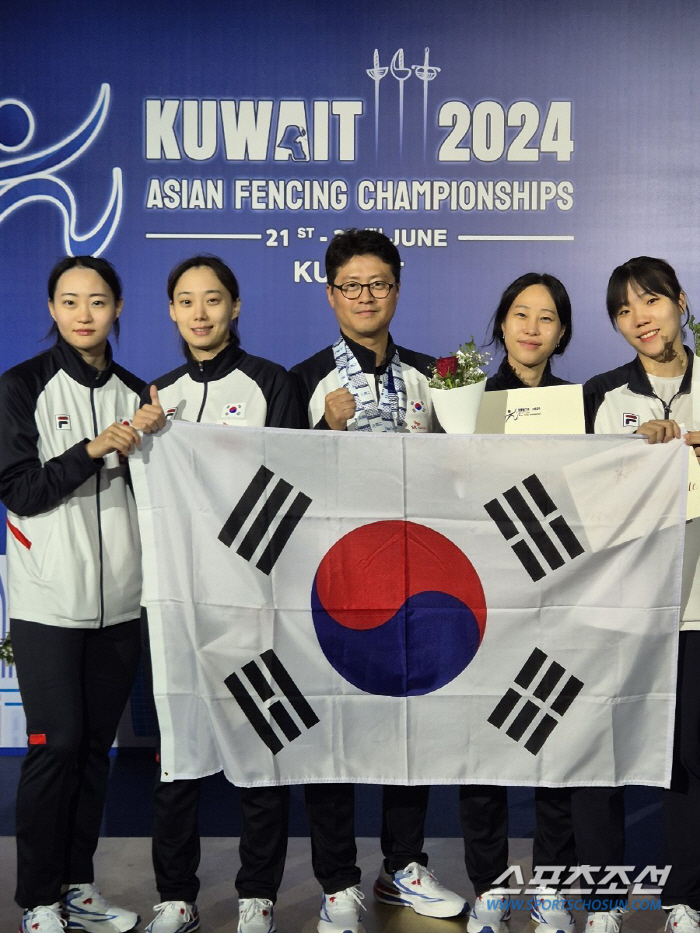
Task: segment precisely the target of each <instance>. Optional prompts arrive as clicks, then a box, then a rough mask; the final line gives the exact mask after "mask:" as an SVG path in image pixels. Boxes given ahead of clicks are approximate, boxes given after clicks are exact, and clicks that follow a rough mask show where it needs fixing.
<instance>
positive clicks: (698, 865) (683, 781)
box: [663, 632, 700, 910]
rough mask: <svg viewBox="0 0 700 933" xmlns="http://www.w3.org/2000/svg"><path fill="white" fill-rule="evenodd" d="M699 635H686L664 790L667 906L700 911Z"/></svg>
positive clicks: (692, 633)
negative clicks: (670, 768)
mask: <svg viewBox="0 0 700 933" xmlns="http://www.w3.org/2000/svg"><path fill="white" fill-rule="evenodd" d="M699 672H700V632H681V634H680V646H679V655H678V696H677V702H676V735H675V742H674V745H673V772H672V775H671V789H670V790H667V791H664V795H663V798H664V822H665V855H666V864H667V865H672V866H673V867H672V869H671V873H670V875H669V877H668V880H667V882H666V886H665V887H664V892H663V903H664V905H673V904H687V905H688V907H692V908H693V910H700V680H699V679H698V673H699Z"/></svg>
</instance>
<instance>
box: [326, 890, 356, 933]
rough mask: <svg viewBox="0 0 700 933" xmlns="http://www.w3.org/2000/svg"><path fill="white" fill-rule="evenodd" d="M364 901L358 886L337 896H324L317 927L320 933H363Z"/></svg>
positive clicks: (338, 893) (336, 894)
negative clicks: (361, 912) (362, 912)
mask: <svg viewBox="0 0 700 933" xmlns="http://www.w3.org/2000/svg"><path fill="white" fill-rule="evenodd" d="M362 900H363V894H362V892H361V891H360V889H359V888H358V887H357V886H355V887H352V888H345V890H344V891H338V892H336V893H335V894H324V895H323V900H322V901H321V915H320V918H319V921H318V926H317V927H316V929H317V930H318V933H361V930H362V915H361V914H360V911H361V910H363V909H364V907H363V904H362Z"/></svg>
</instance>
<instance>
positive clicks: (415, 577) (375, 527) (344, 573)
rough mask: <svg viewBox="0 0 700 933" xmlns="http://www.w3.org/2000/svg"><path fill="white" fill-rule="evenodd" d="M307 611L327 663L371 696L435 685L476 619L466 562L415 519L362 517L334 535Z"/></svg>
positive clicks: (452, 672)
mask: <svg viewBox="0 0 700 933" xmlns="http://www.w3.org/2000/svg"><path fill="white" fill-rule="evenodd" d="M311 610H312V615H313V621H314V627H315V630H316V636H317V638H318V641H319V644H320V646H321V650H322V651H323V653H324V655H325V656H326V658H327V659H328V662H329V663H330V664H331V666H332V667H333V668H334V669H335V670H336V671H337V672H338V673H339V674H340V675H341V676H342V677H344V678H345V680H347V681H349V682H350V683H351V684H353V685H354V686H356V687H358V688H359V689H360V690H364V691H365V692H366V693H373V694H378V695H381V696H395V697H400V696H420V695H423V694H426V693H432V692H433V691H434V690H438V689H439V688H440V687H444V686H445V684H448V683H449V682H450V681H451V680H454V678H455V677H457V676H458V675H459V674H461V673H462V671H463V670H464V669H465V668H466V667H467V665H468V664H469V663H470V662H471V661H472V659H473V657H474V655H475V654H476V652H477V650H478V648H479V645H480V644H481V640H482V638H483V636H484V628H485V626H486V600H485V597H484V590H483V587H482V585H481V581H480V579H479V575H478V574H477V572H476V570H475V569H474V567H473V566H472V564H471V562H470V561H469V559H468V558H467V557H466V555H465V554H464V553H463V552H462V551H461V550H460V549H459V548H458V547H457V546H456V545H455V544H453V542H452V541H450V540H449V539H448V538H446V537H445V536H444V535H441V534H440V533H439V532H437V531H434V530H433V529H432V528H427V527H426V526H425V525H419V524H417V523H416V522H404V521H382V522H372V523H370V524H368V525H362V526H361V527H360V528H356V529H355V530H354V531H351V532H349V534H346V535H344V537H342V538H341V539H340V540H339V541H337V542H336V543H335V544H334V545H333V546H332V547H331V548H330V550H329V551H328V552H327V554H326V555H325V556H324V558H323V559H322V561H321V563H320V564H319V566H318V570H317V571H316V576H315V577H314V582H313V587H312V591H311Z"/></svg>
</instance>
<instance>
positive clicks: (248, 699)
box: [224, 650, 320, 755]
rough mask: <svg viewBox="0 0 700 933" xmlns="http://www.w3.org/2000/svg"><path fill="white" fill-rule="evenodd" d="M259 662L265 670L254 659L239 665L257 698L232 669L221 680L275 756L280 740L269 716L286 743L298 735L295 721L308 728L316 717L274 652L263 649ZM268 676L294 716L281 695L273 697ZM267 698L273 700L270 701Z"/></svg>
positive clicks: (314, 723)
mask: <svg viewBox="0 0 700 933" xmlns="http://www.w3.org/2000/svg"><path fill="white" fill-rule="evenodd" d="M260 661H262V663H263V664H264V665H265V668H267V670H263V669H262V668H261V667H260V664H259V663H258V661H249V662H248V664H244V665H243V668H242V672H243V674H245V676H246V679H247V680H248V682H249V683H250V685H251V686H252V687H253V689H254V691H255V694H256V695H257V697H256V696H255V695H253V694H251V692H250V691H249V690H248V688H247V687H246V685H245V683H244V682H243V680H242V679H241V678H240V677H239V676H238V674H237V673H236V672H235V671H234V672H233V673H232V674H229V676H228V677H227V678H226V680H225V681H224V683H225V684H226V686H227V687H228V689H229V690H230V692H231V694H232V696H233V697H234V699H235V700H236V702H237V703H238V705H239V706H240V708H241V709H242V710H243V712H244V713H245V715H246V716H247V717H248V720H249V722H250V724H251V726H252V727H253V728H254V729H255V731H256V732H257V733H258V735H259V736H260V738H261V739H262V740H263V742H264V743H265V745H267V747H268V748H269V749H270V751H271V752H272V754H273V755H276V754H277V753H278V752H280V751H281V750H282V749H283V748H284V742H283V741H282V739H281V738H280V737H279V735H278V733H277V732H276V731H275V730H274V729H273V727H272V725H271V724H270V722H269V719H270V718H271V719H272V720H273V721H274V723H275V725H276V726H277V727H278V728H279V730H280V731H281V732H282V734H283V735H284V738H285V739H286V740H287V741H288V742H293V741H294V739H298V738H299V736H300V735H301V728H300V727H299V722H301V724H302V725H303V726H304V727H305V728H306V729H311V727H312V726H315V725H316V723H317V722H319V721H320V720H319V718H318V716H317V715H316V713H315V712H314V711H313V709H312V708H311V706H310V705H309V703H308V702H307V700H306V698H305V697H304V696H303V695H302V693H301V691H300V690H299V688H298V687H297V685H296V683H295V682H294V680H293V679H292V677H291V676H290V674H289V671H288V670H287V669H286V667H285V666H284V665H283V664H282V662H281V661H280V659H279V658H278V657H277V655H276V654H275V652H274V651H272V650H268V651H263V653H262V654H261V655H260ZM270 676H271V677H272V680H273V681H274V682H275V683H276V684H277V686H278V687H279V689H280V690H281V691H282V694H283V695H284V698H285V699H286V700H287V701H288V703H289V706H290V707H291V710H292V712H293V713H295V714H296V719H295V718H294V716H293V715H292V712H290V710H289V709H288V708H287V706H285V705H284V702H283V700H282V699H281V698H280V699H275V692H274V690H273V689H272V687H271V686H270V684H269V683H268V678H269V677H270ZM271 700H274V702H272V703H270V701H271ZM261 705H262V708H261Z"/></svg>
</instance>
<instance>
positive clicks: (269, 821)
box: [153, 774, 289, 903]
mask: <svg viewBox="0 0 700 933" xmlns="http://www.w3.org/2000/svg"><path fill="white" fill-rule="evenodd" d="M200 785H201V781H199V780H188V781H172V782H170V783H168V782H166V781H161V780H160V774H158V775H157V776H156V786H155V792H154V796H153V803H154V827H153V868H154V869H155V874H156V886H157V888H158V894H159V895H160V898H161V900H163V901H187V902H188V903H193V902H194V901H196V900H197V894H198V893H199V878H198V877H197V869H198V867H199V859H200V843H199V792H200ZM288 826H289V788H288V787H242V788H241V842H240V850H239V852H240V859H241V867H240V870H239V872H238V874H237V876H236V889H237V891H238V896H239V897H260V898H266V899H268V900H271V901H273V902H274V901H275V900H276V899H277V891H278V890H279V886H280V884H281V883H282V874H283V872H284V862H285V858H286V855H287V835H288Z"/></svg>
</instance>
